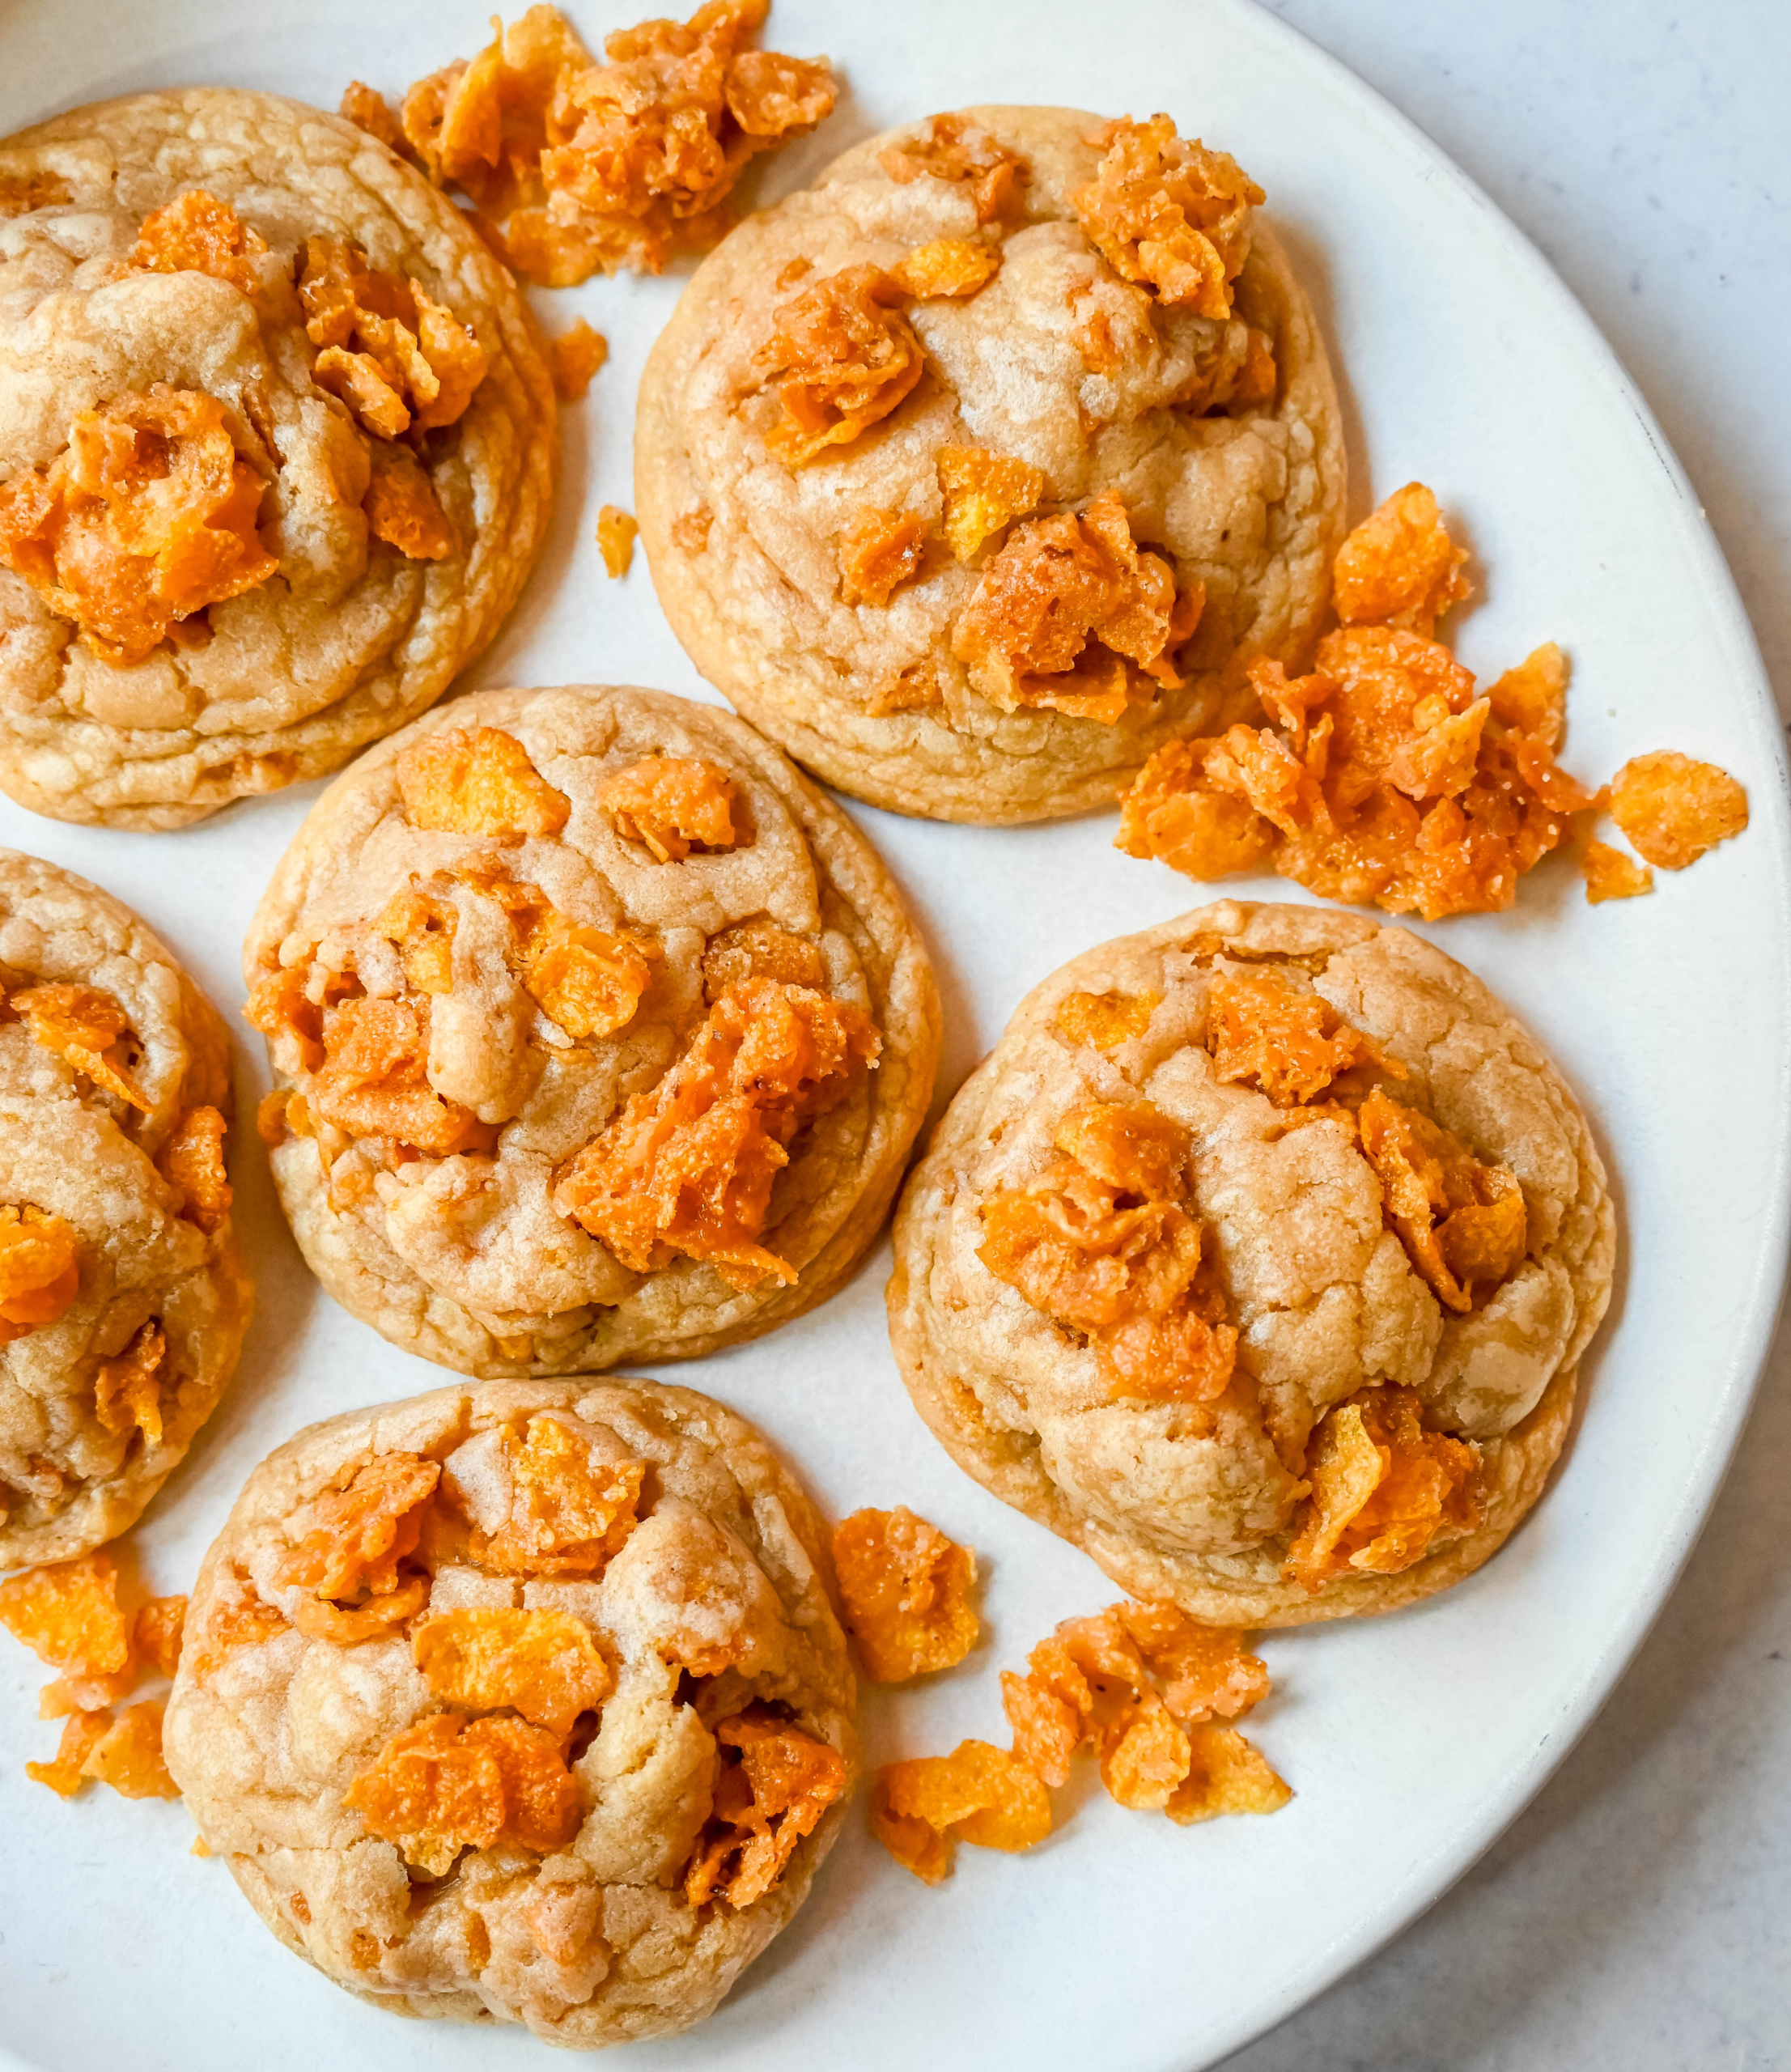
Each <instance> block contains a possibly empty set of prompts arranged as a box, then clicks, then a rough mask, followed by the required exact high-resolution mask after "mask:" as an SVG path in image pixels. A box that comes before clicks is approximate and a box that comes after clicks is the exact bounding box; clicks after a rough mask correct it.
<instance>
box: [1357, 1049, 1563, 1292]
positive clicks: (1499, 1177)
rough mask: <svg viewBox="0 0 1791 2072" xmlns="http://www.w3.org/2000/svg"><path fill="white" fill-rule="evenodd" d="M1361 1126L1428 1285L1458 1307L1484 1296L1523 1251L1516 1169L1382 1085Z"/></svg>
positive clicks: (1385, 1196)
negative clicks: (1478, 1152)
mask: <svg viewBox="0 0 1791 2072" xmlns="http://www.w3.org/2000/svg"><path fill="white" fill-rule="evenodd" d="M1356 1126H1357V1128H1358V1129H1359V1130H1360V1134H1361V1144H1362V1153H1363V1156H1364V1157H1365V1158H1366V1159H1367V1160H1368V1161H1369V1165H1370V1166H1373V1168H1374V1172H1375V1177H1376V1178H1377V1179H1378V1180H1379V1181H1380V1182H1381V1195H1382V1203H1383V1208H1384V1212H1385V1214H1386V1220H1387V1221H1388V1223H1389V1225H1390V1226H1391V1227H1392V1229H1394V1230H1395V1231H1396V1232H1397V1233H1398V1238H1399V1242H1400V1243H1401V1244H1402V1245H1403V1246H1405V1249H1406V1255H1407V1258H1408V1259H1410V1260H1411V1263H1412V1265H1413V1266H1414V1267H1415V1268H1416V1270H1417V1272H1418V1273H1419V1275H1420V1277H1421V1278H1422V1279H1423V1280H1424V1284H1426V1286H1427V1287H1428V1288H1429V1289H1430V1290H1431V1292H1432V1294H1434V1295H1435V1296H1436V1297H1437V1300H1438V1301H1440V1302H1442V1303H1443V1304H1445V1306H1447V1307H1448V1308H1449V1309H1451V1310H1457V1311H1462V1312H1465V1311H1466V1310H1471V1309H1472V1308H1473V1307H1474V1306H1475V1304H1476V1303H1477V1302H1483V1301H1485V1299H1486V1297H1488V1295H1489V1294H1491V1293H1492V1290H1493V1289H1495V1288H1496V1287H1497V1286H1498V1285H1499V1284H1500V1282H1502V1281H1504V1280H1506V1279H1508V1278H1509V1276H1510V1275H1511V1274H1512V1273H1513V1272H1515V1271H1516V1270H1517V1267H1518V1265H1519V1264H1520V1263H1521V1262H1522V1259H1523V1257H1524V1252H1525V1247H1526V1242H1527V1238H1528V1233H1529V1220H1528V1216H1527V1212H1526V1209H1525V1208H1524V1197H1523V1190H1522V1188H1521V1187H1519V1186H1518V1184H1517V1175H1516V1174H1514V1173H1513V1171H1512V1170H1511V1169H1510V1167H1509V1166H1497V1165H1491V1166H1489V1165H1488V1164H1486V1163H1485V1162H1484V1161H1482V1160H1480V1159H1478V1158H1476V1157H1475V1156H1474V1154H1473V1153H1472V1152H1471V1151H1470V1150H1469V1149H1468V1148H1467V1146H1466V1144H1463V1143H1462V1140H1461V1139H1460V1138H1459V1137H1458V1136H1453V1135H1452V1134H1451V1133H1450V1132H1449V1131H1448V1130H1445V1129H1444V1128H1443V1127H1441V1124H1439V1123H1433V1122H1432V1120H1431V1119H1430V1118H1429V1117H1428V1115H1422V1114H1420V1112H1419V1110H1416V1109H1415V1108H1408V1107H1406V1106H1403V1104H1402V1103H1400V1102H1397V1101H1394V1100H1392V1099H1390V1098H1389V1097H1388V1096H1387V1095H1386V1093H1383V1092H1382V1091H1381V1089H1379V1088H1378V1087H1377V1088H1376V1089H1375V1090H1374V1091H1373V1093H1370V1094H1369V1097H1368V1098H1367V1099H1366V1100H1365V1101H1364V1102H1363V1103H1362V1105H1361V1107H1360V1110H1358V1111H1357V1114H1356Z"/></svg>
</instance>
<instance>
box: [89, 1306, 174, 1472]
mask: <svg viewBox="0 0 1791 2072" xmlns="http://www.w3.org/2000/svg"><path fill="white" fill-rule="evenodd" d="M167 1364H168V1339H167V1335H166V1334H165V1333H164V1332H163V1329H162V1326H161V1322H160V1319H159V1318H155V1317H151V1318H149V1319H148V1321H147V1322H146V1323H143V1324H141V1325H139V1326H138V1329H137V1331H135V1333H134V1335H133V1336H132V1338H131V1340H130V1342H129V1344H127V1345H126V1346H125V1349H124V1351H123V1352H121V1353H119V1354H118V1355H117V1357H116V1358H114V1359H111V1360H102V1361H100V1365H99V1366H98V1367H97V1368H96V1369H95V1370H94V1378H93V1408H94V1415H95V1416H96V1417H97V1418H98V1419H99V1420H100V1424H101V1425H104V1428H105V1429H106V1430H107V1431H108V1432H112V1433H118V1432H128V1431H130V1430H131V1429H136V1430H137V1431H138V1432H141V1433H142V1435H143V1438H144V1441H145V1442H146V1444H147V1445H149V1446H159V1445H160V1444H161V1443H162V1370H163V1367H165V1366H166V1365H167Z"/></svg>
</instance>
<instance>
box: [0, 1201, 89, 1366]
mask: <svg viewBox="0 0 1791 2072" xmlns="http://www.w3.org/2000/svg"><path fill="white" fill-rule="evenodd" d="M80 1285H81V1247H80V1242H79V1239H78V1238H77V1237H76V1236H75V1233H74V1229H73V1227H72V1226H71V1225H69V1224H67V1223H65V1222H64V1221H62V1217H61V1216H50V1215H47V1214H45V1212H44V1211H43V1210H42V1209H40V1208H32V1206H31V1205H30V1204H26V1205H25V1206H24V1207H23V1208H15V1206H14V1205H13V1204H11V1203H6V1204H0V1345H5V1344H8V1343H10V1341H11V1340H13V1339H15V1338H23V1336H24V1335H25V1334H26V1332H27V1331H36V1330H38V1329H40V1327H42V1326H43V1325H45V1324H53V1323H55V1322H56V1320H57V1318H58V1317H60V1316H61V1315H62V1314H63V1313H64V1311H65V1310H67V1308H68V1306H69V1305H70V1303H71V1302H72V1301H74V1297H75V1296H76V1294H77V1293H79V1289H80Z"/></svg>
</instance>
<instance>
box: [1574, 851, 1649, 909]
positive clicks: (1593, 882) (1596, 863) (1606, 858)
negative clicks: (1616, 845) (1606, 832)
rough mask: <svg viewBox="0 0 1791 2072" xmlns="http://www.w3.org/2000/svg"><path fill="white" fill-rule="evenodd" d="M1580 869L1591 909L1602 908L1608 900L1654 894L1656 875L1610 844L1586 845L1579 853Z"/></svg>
mask: <svg viewBox="0 0 1791 2072" xmlns="http://www.w3.org/2000/svg"><path fill="white" fill-rule="evenodd" d="M1580 868H1581V872H1582V873H1584V875H1585V897H1586V903H1587V905H1588V906H1591V907H1598V906H1602V904H1603V902H1605V901H1606V900H1607V899H1634V898H1637V897H1638V896H1639V895H1640V894H1642V893H1645V892H1652V891H1653V890H1654V873H1653V872H1652V871H1651V870H1650V869H1649V868H1648V866H1647V865H1646V864H1638V863H1637V862H1636V860H1635V858H1634V857H1633V856H1625V855H1624V854H1623V851H1622V850H1621V849H1613V848H1612V847H1611V844H1610V843H1608V842H1586V843H1582V844H1581V849H1580Z"/></svg>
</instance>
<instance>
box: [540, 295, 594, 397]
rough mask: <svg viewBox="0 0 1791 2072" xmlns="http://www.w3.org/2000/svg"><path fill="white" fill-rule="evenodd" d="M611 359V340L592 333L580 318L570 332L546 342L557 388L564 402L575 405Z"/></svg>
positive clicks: (555, 387)
mask: <svg viewBox="0 0 1791 2072" xmlns="http://www.w3.org/2000/svg"><path fill="white" fill-rule="evenodd" d="M606 359H609V340H608V339H607V338H605V336H604V335H603V333H602V332H601V331H593V330H592V328H591V326H590V325H588V324H587V323H586V322H585V321H584V318H583V317H582V316H581V317H580V318H579V321H577V323H575V325H573V326H572V328H571V330H570V331H562V332H561V333H560V334H559V336H558V338H550V339H549V340H548V342H547V360H548V364H549V366H550V367H552V368H553V370H554V393H556V394H557V395H558V397H559V399H560V401H562V403H575V402H577V401H579V400H580V398H581V397H583V396H584V393H585V391H586V390H587V389H589V387H590V386H591V383H592V380H593V378H594V377H595V376H596V374H597V372H598V371H599V369H600V368H601V367H602V365H603V363H604V362H605V360H606Z"/></svg>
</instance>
